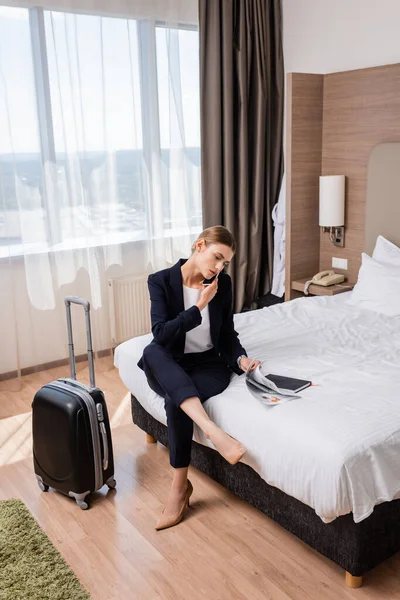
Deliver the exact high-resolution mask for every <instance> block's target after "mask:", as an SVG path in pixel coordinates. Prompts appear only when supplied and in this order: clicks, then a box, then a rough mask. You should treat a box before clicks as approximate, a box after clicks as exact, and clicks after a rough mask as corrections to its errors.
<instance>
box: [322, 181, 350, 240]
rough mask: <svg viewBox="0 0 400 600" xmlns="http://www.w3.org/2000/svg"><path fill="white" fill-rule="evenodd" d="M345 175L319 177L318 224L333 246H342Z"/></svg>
mask: <svg viewBox="0 0 400 600" xmlns="http://www.w3.org/2000/svg"><path fill="white" fill-rule="evenodd" d="M345 179H346V178H345V175H324V176H321V177H320V178H319V224H320V227H322V232H323V233H325V232H329V239H330V240H331V242H332V244H334V245H335V246H344V191H345Z"/></svg>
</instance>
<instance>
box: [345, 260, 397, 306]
mask: <svg viewBox="0 0 400 600" xmlns="http://www.w3.org/2000/svg"><path fill="white" fill-rule="evenodd" d="M348 304H352V305H353V306H358V307H359V308H367V309H368V310H373V311H375V312H378V313H382V314H384V315H390V316H396V315H400V265H399V266H398V267H397V266H393V265H388V264H383V263H380V262H377V261H376V260H374V259H373V258H371V257H370V256H368V255H367V254H364V253H363V254H362V264H361V268H360V271H359V273H358V281H357V283H356V285H355V287H354V290H353V292H352V294H351V298H350V299H349V300H348Z"/></svg>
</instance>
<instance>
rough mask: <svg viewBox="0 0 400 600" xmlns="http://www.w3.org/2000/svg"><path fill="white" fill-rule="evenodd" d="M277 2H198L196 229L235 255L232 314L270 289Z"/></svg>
mask: <svg viewBox="0 0 400 600" xmlns="http://www.w3.org/2000/svg"><path fill="white" fill-rule="evenodd" d="M281 20H282V19H281V4H280V0H199V27H200V95H201V99H200V110H201V157H202V193H203V224H204V226H205V227H210V226H211V225H225V227H227V228H228V229H229V230H230V231H231V232H232V233H233V234H234V236H235V238H236V242H237V252H236V256H235V259H234V261H233V264H232V265H231V267H230V275H231V276H232V279H233V284H234V310H235V312H239V311H241V310H242V309H243V308H244V307H247V308H250V307H251V305H252V303H253V302H254V300H255V299H256V298H257V297H259V296H262V295H264V294H266V293H267V292H269V291H270V289H271V280H272V265H273V224H272V218H271V211H272V208H273V207H274V205H275V203H276V202H277V200H278V195H279V190H280V186H281V181H282V174H283V147H282V136H283V94H284V68H283V51H282V23H281Z"/></svg>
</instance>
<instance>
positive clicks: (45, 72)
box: [0, 7, 201, 257]
mask: <svg viewBox="0 0 400 600" xmlns="http://www.w3.org/2000/svg"><path fill="white" fill-rule="evenodd" d="M198 43H199V40H198V31H197V30H195V29H190V28H186V27H185V28H184V27H180V28H176V29H171V28H168V27H167V26H166V25H165V24H163V23H156V22H154V21H148V20H134V19H122V18H114V17H106V16H100V15H99V16H93V15H83V14H79V15H78V14H73V13H63V12H55V11H47V10H42V9H40V8H35V9H25V8H9V7H0V69H1V71H0V184H1V187H0V194H1V195H0V257H1V256H2V255H3V256H4V255H6V256H7V255H8V254H9V253H10V252H11V253H12V254H18V253H22V245H23V249H24V253H26V252H27V251H29V248H30V249H31V251H32V252H36V251H41V250H48V249H57V248H70V247H76V246H85V245H88V244H89V245H97V244H99V243H101V244H105V243H113V242H121V241H128V240H129V241H131V240H135V239H148V238H152V237H155V236H157V235H160V232H161V235H164V236H168V235H175V234H176V232H178V231H180V230H181V229H182V228H186V229H187V228H188V227H189V228H190V230H191V231H193V232H197V231H199V230H200V229H201V196H200V120H199V119H200V109H199V73H198V54H199V48H198ZM2 250H3V252H2Z"/></svg>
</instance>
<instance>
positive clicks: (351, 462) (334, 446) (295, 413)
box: [115, 292, 400, 522]
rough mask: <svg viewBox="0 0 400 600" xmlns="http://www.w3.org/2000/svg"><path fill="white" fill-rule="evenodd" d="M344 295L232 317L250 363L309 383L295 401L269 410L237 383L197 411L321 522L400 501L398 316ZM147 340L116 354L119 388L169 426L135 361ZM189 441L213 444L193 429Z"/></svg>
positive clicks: (272, 482)
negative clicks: (364, 306)
mask: <svg viewBox="0 0 400 600" xmlns="http://www.w3.org/2000/svg"><path fill="white" fill-rule="evenodd" d="M350 293H351V292H348V293H343V294H340V295H339V296H334V297H314V298H300V299H298V300H294V301H292V302H288V303H284V304H279V305H275V306H273V307H269V308H264V309H261V310H257V311H251V312H247V313H242V314H239V315H236V316H235V326H236V328H237V331H238V332H239V335H240V339H241V342H242V344H243V346H244V347H245V348H246V350H247V352H248V354H249V356H251V357H253V358H258V359H260V360H261V361H262V363H263V370H264V372H265V373H268V372H272V373H277V374H283V375H288V376H293V377H299V378H303V379H311V380H312V381H313V382H314V383H315V384H318V385H316V386H313V387H310V388H308V389H306V390H304V391H302V392H301V398H300V399H298V400H293V401H292V402H289V403H287V404H284V405H281V406H279V405H278V406H273V407H266V406H264V405H262V404H260V403H259V402H258V401H257V399H255V398H254V397H253V396H251V394H250V393H249V392H248V391H247V389H246V385H245V381H244V377H243V376H242V377H239V376H237V375H233V376H232V381H231V383H230V385H229V387H228V388H227V389H226V390H225V391H224V392H223V393H222V394H219V395H218V396H214V397H213V398H210V399H209V400H208V401H207V402H206V403H205V404H204V407H205V409H206V411H207V412H208V414H209V415H210V417H211V418H212V419H213V420H214V421H215V422H216V423H217V424H218V425H219V426H220V427H222V428H223V429H224V430H225V431H227V432H228V433H229V434H230V435H232V436H233V437H235V438H237V439H238V440H240V441H241V442H242V443H243V444H244V445H245V447H246V448H247V453H246V454H245V456H244V457H243V459H242V460H243V462H245V463H246V464H248V465H250V466H251V467H252V468H253V469H254V470H255V471H257V473H259V475H260V476H261V477H262V478H263V479H264V480H265V481H266V482H267V483H269V484H270V485H273V486H275V487H277V488H279V489H281V490H282V491H284V492H285V493H286V494H289V495H290V496H293V497H295V498H297V499H298V500H300V501H302V502H304V503H305V504H307V505H308V506H311V507H312V508H314V510H315V511H316V513H317V515H319V516H320V517H321V519H322V520H323V521H325V522H330V521H332V520H334V519H335V518H336V517H338V516H340V515H344V514H347V513H349V512H352V513H353V516H354V521H355V522H359V521H362V520H363V519H365V518H366V517H368V516H369V515H370V514H371V512H372V511H373V508H374V506H375V505H376V504H379V503H380V502H384V501H386V500H392V499H394V498H398V497H400V460H399V458H400V318H396V317H388V316H384V315H380V314H377V313H374V312H371V311H367V310H362V309H359V308H357V307H354V306H350V305H348V304H347V303H346V300H347V299H348V298H349V294H350ZM150 340H151V335H146V336H142V337H139V338H134V339H132V340H129V341H127V342H125V343H123V344H121V345H120V346H118V348H117V349H116V351H115V365H116V366H117V367H118V369H119V373H120V376H121V379H122V381H123V382H124V383H125V385H126V386H127V387H128V388H129V390H130V391H131V392H132V394H134V395H135V396H136V398H137V399H138V401H139V402H140V403H141V404H142V405H143V406H144V408H145V409H146V410H147V411H148V412H149V413H150V414H151V415H152V416H153V417H155V418H156V419H158V421H160V422H161V423H164V424H166V417H165V410H164V401H163V399H162V398H161V397H160V396H158V395H157V394H155V393H154V392H153V391H152V390H151V389H150V388H149V387H148V385H147V381H146V377H145V375H144V373H143V371H141V370H140V369H139V368H138V367H137V366H136V363H137V361H138V359H139V358H140V356H141V354H142V350H143V348H144V347H145V346H146V345H147V344H148V343H149V342H150ZM194 439H195V440H196V441H198V442H200V443H201V444H204V445H206V446H211V443H210V442H209V441H208V440H207V439H206V438H205V437H204V435H203V434H202V432H201V431H200V430H199V429H198V428H197V427H195V431H194Z"/></svg>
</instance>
